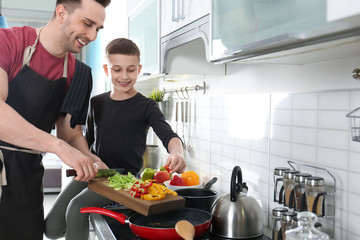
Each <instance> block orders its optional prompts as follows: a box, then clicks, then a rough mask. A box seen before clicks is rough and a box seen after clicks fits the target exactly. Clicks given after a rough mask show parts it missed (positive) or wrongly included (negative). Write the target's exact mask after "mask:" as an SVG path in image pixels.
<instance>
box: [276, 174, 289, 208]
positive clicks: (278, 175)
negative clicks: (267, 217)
mask: <svg viewBox="0 0 360 240" xmlns="http://www.w3.org/2000/svg"><path fill="white" fill-rule="evenodd" d="M286 170H290V168H287V167H276V168H275V169H274V175H273V178H274V202H279V192H280V188H281V186H282V185H281V184H280V182H283V180H284V179H283V175H284V172H285V171H286Z"/></svg>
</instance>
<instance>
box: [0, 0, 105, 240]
mask: <svg viewBox="0 0 360 240" xmlns="http://www.w3.org/2000/svg"><path fill="white" fill-rule="evenodd" d="M109 3H110V0H57V2H56V9H55V11H54V16H53V18H52V19H51V20H50V21H49V23H48V24H47V25H46V26H44V27H43V28H42V29H34V28H30V27H13V28H8V29H0V113H1V114H0V150H1V151H0V158H1V161H0V170H1V171H0V172H1V176H0V180H1V184H0V185H1V186H2V188H0V189H2V194H1V202H0V239H4V240H5V239H12V240H17V239H29V240H33V239H34V240H36V239H42V237H43V229H44V212H43V192H42V178H43V173H44V168H43V166H42V164H41V159H42V156H41V154H40V153H41V152H51V153H54V154H56V155H57V156H58V157H59V158H60V159H61V160H62V161H63V162H64V163H65V164H67V165H69V166H70V167H72V168H74V169H75V170H76V172H77V177H75V180H78V181H88V180H90V179H92V178H94V176H95V174H96V173H97V167H98V168H107V166H106V165H105V164H104V163H102V162H101V160H100V159H99V158H98V157H96V156H95V155H93V154H91V153H90V151H89V149H88V145H87V142H86V140H85V138H84V137H83V135H82V131H81V126H80V125H82V124H84V123H85V120H86V113H87V108H88V101H89V96H90V92H91V87H92V85H91V83H92V78H91V72H90V68H89V67H88V66H86V65H85V64H83V63H81V62H80V61H78V60H76V59H75V57H74V55H73V54H71V53H78V52H80V51H81V49H82V48H83V47H84V46H85V45H87V44H88V43H90V42H91V41H94V40H95V39H96V37H97V32H98V31H99V30H100V29H101V28H103V24H104V20H105V7H106V6H108V5H109ZM25 49H26V50H25ZM54 126H56V130H57V137H54V136H52V135H51V134H49V133H50V132H51V129H52V128H53V127H54Z"/></svg>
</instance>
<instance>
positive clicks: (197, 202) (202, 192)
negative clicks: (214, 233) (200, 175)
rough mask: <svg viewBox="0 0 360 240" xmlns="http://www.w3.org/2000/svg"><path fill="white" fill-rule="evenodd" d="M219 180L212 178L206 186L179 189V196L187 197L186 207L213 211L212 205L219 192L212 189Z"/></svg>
mask: <svg viewBox="0 0 360 240" xmlns="http://www.w3.org/2000/svg"><path fill="white" fill-rule="evenodd" d="M216 181H217V178H216V177H214V178H212V179H211V180H210V181H209V182H208V183H206V184H205V187H204V188H185V189H178V190H176V192H177V193H178V195H179V196H181V197H183V198H185V207H189V208H197V209H202V210H205V211H207V212H210V211H211V207H212V205H213V203H214V202H215V200H216V199H217V197H218V193H217V192H216V191H214V190H210V188H211V186H212V185H213V184H214V183H215V182H216Z"/></svg>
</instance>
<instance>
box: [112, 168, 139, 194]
mask: <svg viewBox="0 0 360 240" xmlns="http://www.w3.org/2000/svg"><path fill="white" fill-rule="evenodd" d="M138 181H139V179H137V178H136V177H135V176H134V175H133V174H132V173H131V172H128V174H127V175H123V174H120V173H117V174H115V175H114V176H111V177H109V178H108V181H107V184H108V186H109V187H111V188H114V189H115V190H118V191H119V190H123V189H130V188H132V186H133V185H134V183H135V182H138Z"/></svg>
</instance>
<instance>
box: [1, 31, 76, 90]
mask: <svg viewBox="0 0 360 240" xmlns="http://www.w3.org/2000/svg"><path fill="white" fill-rule="evenodd" d="M35 40H36V30H35V28H32V27H28V26H25V27H12V28H4V29H0V67H1V68H2V69H4V70H5V72H7V74H8V79H9V82H10V81H11V80H12V79H13V78H14V77H15V76H16V74H17V73H18V72H19V71H20V69H21V66H22V62H23V55H24V51H25V48H26V47H27V46H32V45H33V44H34V43H35ZM75 62H76V59H75V56H74V55H73V54H71V53H69V55H68V72H67V84H66V86H67V88H68V87H69V85H70V82H71V79H72V77H73V75H74V72H75ZM30 68H31V69H32V70H34V71H35V72H37V73H38V74H40V75H41V76H43V77H45V78H47V79H50V80H56V79H59V78H61V77H62V75H63V70H64V58H58V57H55V56H53V55H51V54H50V53H49V52H48V51H47V50H46V49H45V48H44V46H43V45H42V44H41V43H40V41H38V43H37V45H36V50H35V52H34V54H33V56H32V58H31V60H30Z"/></svg>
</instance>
